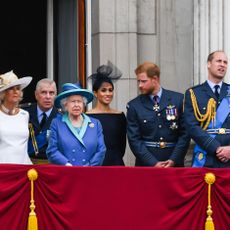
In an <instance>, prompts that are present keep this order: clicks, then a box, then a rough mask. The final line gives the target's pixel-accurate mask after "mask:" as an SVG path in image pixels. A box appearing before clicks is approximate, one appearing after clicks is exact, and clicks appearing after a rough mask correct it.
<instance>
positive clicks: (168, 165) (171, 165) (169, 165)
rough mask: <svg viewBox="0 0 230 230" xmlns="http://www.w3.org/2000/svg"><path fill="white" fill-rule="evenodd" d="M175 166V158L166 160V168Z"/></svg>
mask: <svg viewBox="0 0 230 230" xmlns="http://www.w3.org/2000/svg"><path fill="white" fill-rule="evenodd" d="M173 166H175V163H174V161H173V160H167V161H165V166H164V167H165V168H169V167H173Z"/></svg>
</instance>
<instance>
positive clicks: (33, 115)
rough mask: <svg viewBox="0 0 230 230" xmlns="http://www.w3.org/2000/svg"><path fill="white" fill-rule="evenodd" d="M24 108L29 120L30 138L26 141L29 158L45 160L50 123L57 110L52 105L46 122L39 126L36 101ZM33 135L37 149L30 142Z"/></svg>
mask: <svg viewBox="0 0 230 230" xmlns="http://www.w3.org/2000/svg"><path fill="white" fill-rule="evenodd" d="M24 109H25V110H27V111H28V112H29V114H30V121H29V123H30V124H29V127H30V138H29V143H28V152H29V155H30V157H31V158H33V159H35V162H36V159H40V160H41V159H42V160H47V156H46V148H47V146H48V138H49V132H50V130H49V129H50V124H51V121H52V120H53V118H55V117H56V116H57V114H58V113H59V112H58V110H57V109H56V108H55V107H53V108H52V109H51V111H50V112H49V111H48V112H47V113H49V114H48V115H47V119H46V122H45V124H44V125H43V126H42V127H41V126H40V123H41V122H39V119H38V108H37V103H34V104H32V105H30V106H29V107H27V108H24ZM31 129H32V130H31ZM31 132H32V133H31ZM33 132H34V133H33ZM31 134H32V135H31ZM33 135H34V137H35V139H34V141H36V145H37V148H38V149H37V150H36V148H35V146H34V144H33V143H32V137H33ZM38 162H39V161H38Z"/></svg>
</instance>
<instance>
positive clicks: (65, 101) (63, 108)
mask: <svg viewBox="0 0 230 230" xmlns="http://www.w3.org/2000/svg"><path fill="white" fill-rule="evenodd" d="M79 96H81V95H79ZM69 97H70V96H69ZM69 97H65V98H63V99H62V100H61V101H60V105H61V109H62V111H63V112H66V108H65V106H66V103H67V100H68V98H69ZM81 97H82V99H83V103H84V106H85V107H86V105H87V102H88V100H87V98H86V97H83V96H81Z"/></svg>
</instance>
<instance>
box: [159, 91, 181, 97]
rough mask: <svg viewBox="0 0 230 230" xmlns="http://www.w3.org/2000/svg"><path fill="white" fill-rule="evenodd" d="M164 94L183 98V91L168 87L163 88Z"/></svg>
mask: <svg viewBox="0 0 230 230" xmlns="http://www.w3.org/2000/svg"><path fill="white" fill-rule="evenodd" d="M162 94H165V95H168V96H169V97H173V98H183V94H182V93H179V92H176V91H172V90H168V89H163V91H162Z"/></svg>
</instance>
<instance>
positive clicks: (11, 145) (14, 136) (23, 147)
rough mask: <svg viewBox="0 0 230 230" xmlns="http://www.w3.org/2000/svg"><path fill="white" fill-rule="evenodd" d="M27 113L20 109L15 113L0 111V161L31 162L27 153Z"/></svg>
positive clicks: (13, 162)
mask: <svg viewBox="0 0 230 230" xmlns="http://www.w3.org/2000/svg"><path fill="white" fill-rule="evenodd" d="M28 122H29V113H28V112H27V111H25V110H22V109H20V110H19V113H18V114H16V115H8V114H5V113H3V112H2V111H0V163H6V164H7V163H10V164H32V162H31V160H30V158H29V155H28V153H27V145H28V138H29V129H28Z"/></svg>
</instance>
